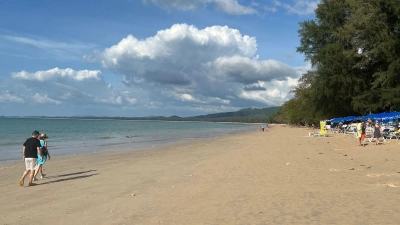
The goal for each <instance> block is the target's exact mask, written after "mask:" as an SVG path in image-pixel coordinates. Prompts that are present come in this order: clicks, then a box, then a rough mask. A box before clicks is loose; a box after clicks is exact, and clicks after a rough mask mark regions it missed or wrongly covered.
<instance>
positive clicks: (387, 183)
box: [378, 182, 400, 188]
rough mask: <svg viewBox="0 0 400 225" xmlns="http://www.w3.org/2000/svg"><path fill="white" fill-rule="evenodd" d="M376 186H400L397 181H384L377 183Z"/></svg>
mask: <svg viewBox="0 0 400 225" xmlns="http://www.w3.org/2000/svg"><path fill="white" fill-rule="evenodd" d="M378 186H384V187H394V188H397V187H400V186H399V184H398V182H386V183H378Z"/></svg>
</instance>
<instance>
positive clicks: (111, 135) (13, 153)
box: [0, 117, 255, 164]
mask: <svg viewBox="0 0 400 225" xmlns="http://www.w3.org/2000/svg"><path fill="white" fill-rule="evenodd" d="M254 129H255V128H254V125H253V126H252V125H246V124H240V123H216V122H202V121H193V122H191V121H155V120H121V119H107V118H101V119H99V118H95V119H93V118H88V119H85V118H68V117H59V118H57V117H0V133H1V134H3V138H2V139H0V153H1V154H0V155H1V157H0V164H4V163H8V162H11V161H13V160H17V159H20V158H22V145H23V143H24V142H25V140H26V139H27V138H29V137H30V136H31V133H32V131H34V130H38V131H39V132H40V133H46V134H47V136H49V139H48V140H47V141H48V145H49V151H50V154H51V156H52V157H54V156H61V155H73V154H82V153H92V152H98V151H105V150H115V149H118V150H126V151H134V150H138V149H143V148H151V147H155V146H161V145H164V144H168V143H173V142H178V141H185V140H193V139H202V138H211V137H217V136H222V135H227V134H234V133H240V132H248V131H251V130H254Z"/></svg>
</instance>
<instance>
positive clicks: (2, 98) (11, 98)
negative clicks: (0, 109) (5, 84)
mask: <svg viewBox="0 0 400 225" xmlns="http://www.w3.org/2000/svg"><path fill="white" fill-rule="evenodd" d="M0 102H2V103H8V102H12V103H24V102H25V101H24V100H23V99H22V98H20V97H18V96H16V95H13V94H10V93H9V92H8V91H5V92H3V94H0Z"/></svg>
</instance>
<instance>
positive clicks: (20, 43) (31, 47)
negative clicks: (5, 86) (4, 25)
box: [0, 35, 95, 61]
mask: <svg viewBox="0 0 400 225" xmlns="http://www.w3.org/2000/svg"><path fill="white" fill-rule="evenodd" d="M1 42H2V43H5V44H6V45H7V46H9V47H11V49H12V51H8V50H7V49H6V50H5V52H2V53H1V54H6V55H10V56H14V57H28V58H32V59H36V60H40V59H43V58H51V59H56V60H61V61H65V60H80V59H81V57H82V55H83V54H85V52H86V51H88V50H90V49H93V48H94V47H95V45H93V44H90V43H81V42H73V41H71V42H64V41H57V40H49V39H46V38H44V37H35V38H32V37H22V36H13V35H0V43H1Z"/></svg>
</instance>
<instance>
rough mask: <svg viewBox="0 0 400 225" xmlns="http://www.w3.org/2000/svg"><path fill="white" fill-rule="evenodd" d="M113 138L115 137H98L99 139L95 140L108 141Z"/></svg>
mask: <svg viewBox="0 0 400 225" xmlns="http://www.w3.org/2000/svg"><path fill="white" fill-rule="evenodd" d="M113 138H114V137H109V136H106V137H98V138H95V139H101V140H107V139H113Z"/></svg>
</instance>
